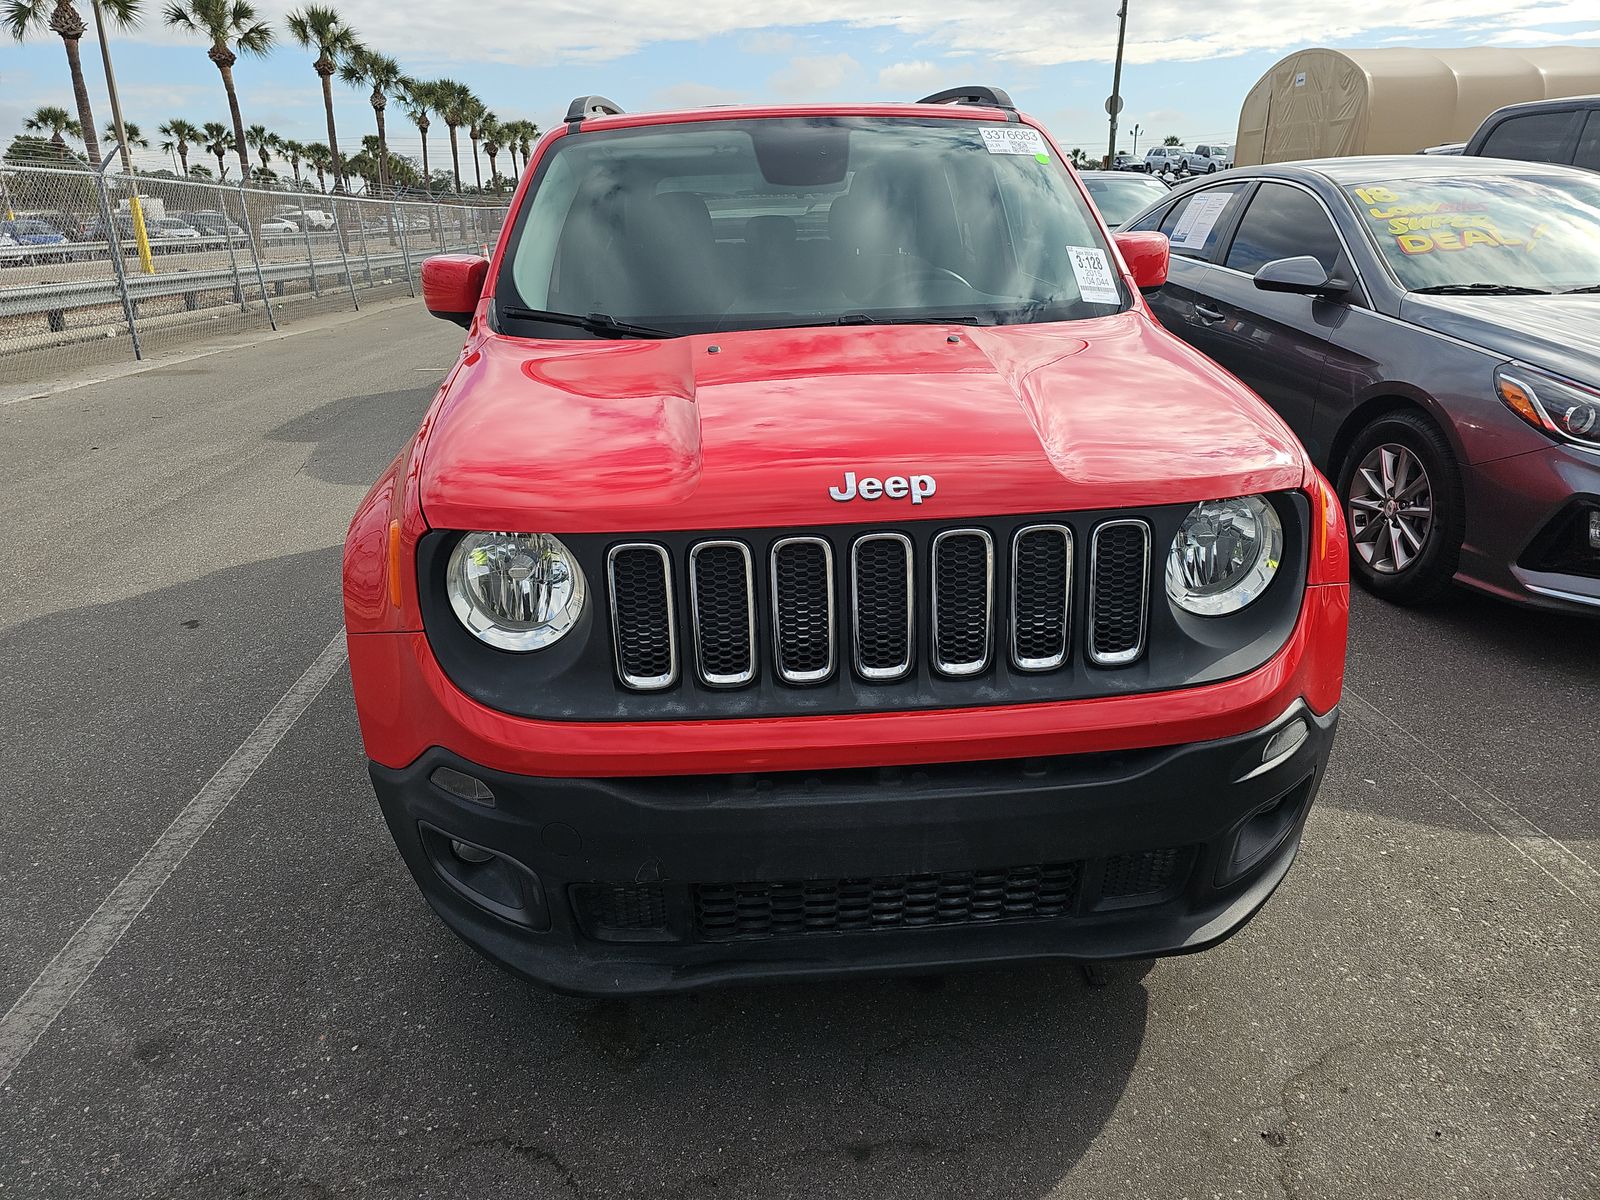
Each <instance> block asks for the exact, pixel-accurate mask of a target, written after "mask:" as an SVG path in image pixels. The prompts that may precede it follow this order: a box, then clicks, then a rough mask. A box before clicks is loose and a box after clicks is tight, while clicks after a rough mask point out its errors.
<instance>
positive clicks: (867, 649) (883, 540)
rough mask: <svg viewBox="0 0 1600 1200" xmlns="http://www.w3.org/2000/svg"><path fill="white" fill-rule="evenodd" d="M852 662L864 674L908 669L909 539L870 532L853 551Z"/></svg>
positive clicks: (887, 675) (882, 675) (881, 675)
mask: <svg viewBox="0 0 1600 1200" xmlns="http://www.w3.org/2000/svg"><path fill="white" fill-rule="evenodd" d="M853 553H854V555H855V559H854V562H853V564H852V569H853V570H854V572H855V574H854V578H853V587H854V593H853V595H854V609H855V612H854V617H855V646H856V667H857V669H858V670H859V671H860V672H861V674H862V675H863V676H864V677H865V678H867V679H898V678H899V677H900V676H902V675H904V674H905V673H906V672H907V671H909V670H910V669H911V542H910V541H909V539H907V538H905V537H903V536H901V535H900V534H870V535H868V536H867V537H864V538H861V539H859V540H858V541H857V542H856V544H855V548H854V551H853Z"/></svg>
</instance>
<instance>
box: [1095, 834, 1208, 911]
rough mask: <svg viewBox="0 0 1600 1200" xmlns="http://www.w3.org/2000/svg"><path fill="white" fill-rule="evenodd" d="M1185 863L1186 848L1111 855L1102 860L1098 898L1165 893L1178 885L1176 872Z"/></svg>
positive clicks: (1185, 864)
mask: <svg viewBox="0 0 1600 1200" xmlns="http://www.w3.org/2000/svg"><path fill="white" fill-rule="evenodd" d="M1188 861H1189V847H1187V846H1171V847H1168V848H1166V849H1164V850H1141V851H1139V852H1138V853H1136V854H1116V855H1113V856H1112V857H1110V858H1108V859H1106V864H1105V873H1104V874H1103V875H1102V877H1101V880H1100V895H1101V896H1102V897H1106V898H1114V897H1118V896H1148V895H1150V894H1152V893H1155V892H1165V891H1167V890H1169V889H1170V888H1172V887H1173V886H1174V885H1175V884H1176V883H1178V882H1179V878H1178V876H1179V872H1180V871H1181V870H1182V869H1183V868H1184V867H1185V866H1187V865H1188Z"/></svg>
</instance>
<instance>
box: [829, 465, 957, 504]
mask: <svg viewBox="0 0 1600 1200" xmlns="http://www.w3.org/2000/svg"><path fill="white" fill-rule="evenodd" d="M937 490H938V487H937V485H936V484H935V483H934V482H933V476H932V475H913V476H911V477H910V478H909V479H908V478H906V476H904V475H891V476H889V478H887V479H873V478H872V477H871V476H868V477H867V478H865V479H857V478H856V473H855V472H854V471H846V472H845V473H844V486H843V487H831V488H829V489H828V495H830V496H832V497H833V498H834V499H835V500H841V501H842V500H854V499H855V498H856V497H857V496H860V497H861V498H862V499H863V500H876V499H878V498H879V497H880V496H887V497H889V499H891V500H904V499H905V498H906V497H907V496H910V497H911V503H913V504H921V503H922V502H923V501H924V500H925V499H927V498H928V497H929V496H931V495H933V493H934V492H935V491H937Z"/></svg>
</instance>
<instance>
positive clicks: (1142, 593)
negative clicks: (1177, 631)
mask: <svg viewBox="0 0 1600 1200" xmlns="http://www.w3.org/2000/svg"><path fill="white" fill-rule="evenodd" d="M1149 558H1150V529H1149V526H1147V525H1145V523H1144V522H1143V521H1117V522H1112V523H1109V524H1106V525H1101V526H1100V527H1099V528H1098V529H1096V530H1095V531H1094V554H1093V566H1092V568H1091V577H1090V580H1089V613H1090V616H1089V623H1090V631H1089V655H1090V657H1091V658H1093V659H1094V660H1095V662H1097V663H1100V664H1101V665H1104V666H1118V665H1120V664H1123V663H1129V662H1133V661H1134V660H1135V659H1137V658H1138V657H1139V654H1140V652H1141V651H1142V650H1143V649H1144V619H1145V599H1146V594H1147V592H1148V589H1149V573H1150V572H1149Z"/></svg>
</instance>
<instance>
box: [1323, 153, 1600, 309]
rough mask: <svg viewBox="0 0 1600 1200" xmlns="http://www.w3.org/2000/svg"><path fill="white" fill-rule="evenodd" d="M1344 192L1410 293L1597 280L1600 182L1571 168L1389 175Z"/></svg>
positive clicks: (1579, 284) (1525, 289) (1553, 287)
mask: <svg viewBox="0 0 1600 1200" xmlns="http://www.w3.org/2000/svg"><path fill="white" fill-rule="evenodd" d="M1346 191H1347V194H1348V195H1349V197H1350V201H1351V203H1352V204H1353V205H1354V206H1355V209H1356V212H1357V213H1359V214H1360V216H1361V220H1362V223H1363V224H1364V225H1365V226H1366V228H1367V231H1368V232H1369V233H1370V234H1371V235H1372V237H1373V239H1374V240H1375V241H1376V242H1377V244H1378V247H1379V249H1380V250H1381V251H1382V252H1383V257H1384V259H1385V261H1386V262H1387V263H1388V264H1389V268H1390V270H1391V271H1393V272H1394V275H1395V278H1397V279H1398V280H1399V281H1400V284H1401V286H1403V287H1404V288H1406V290H1407V291H1413V292H1416V291H1428V292H1439V293H1445V294H1448V293H1451V292H1460V293H1462V294H1468V293H1473V292H1476V293H1480V294H1486V295H1487V294H1492V293H1493V292H1501V293H1505V294H1515V293H1523V294H1527V293H1532V292H1562V291H1572V290H1574V289H1579V288H1587V287H1593V286H1595V285H1596V284H1600V180H1594V179H1590V178H1588V177H1586V176H1584V175H1580V174H1578V173H1576V172H1574V173H1573V174H1572V175H1570V176H1568V175H1554V174H1548V175H1526V176H1519V175H1492V176H1470V177H1466V178H1457V179H1390V180H1382V181H1378V182H1373V183H1365V184H1362V185H1361V186H1360V187H1349V188H1347V189H1346Z"/></svg>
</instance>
